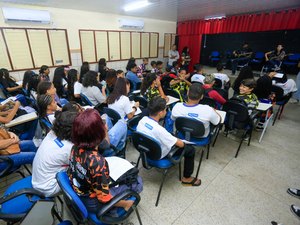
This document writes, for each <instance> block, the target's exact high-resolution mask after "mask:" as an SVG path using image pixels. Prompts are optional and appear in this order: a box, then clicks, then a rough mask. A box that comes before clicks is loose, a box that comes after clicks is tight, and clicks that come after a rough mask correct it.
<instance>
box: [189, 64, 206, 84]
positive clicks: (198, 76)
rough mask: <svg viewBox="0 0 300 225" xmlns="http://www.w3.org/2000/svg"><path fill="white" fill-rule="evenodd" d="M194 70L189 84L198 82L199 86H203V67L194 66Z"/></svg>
mask: <svg viewBox="0 0 300 225" xmlns="http://www.w3.org/2000/svg"><path fill="white" fill-rule="evenodd" d="M194 70H195V73H194V74H193V75H192V78H191V82H199V83H201V84H204V78H205V76H204V75H203V74H204V71H203V66H202V65H200V64H196V65H194Z"/></svg>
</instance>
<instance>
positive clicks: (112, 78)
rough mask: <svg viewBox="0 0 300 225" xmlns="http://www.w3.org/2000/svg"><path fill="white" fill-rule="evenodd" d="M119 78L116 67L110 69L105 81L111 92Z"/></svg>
mask: <svg viewBox="0 0 300 225" xmlns="http://www.w3.org/2000/svg"><path fill="white" fill-rule="evenodd" d="M117 79H118V77H117V72H116V71H115V70H114V69H110V70H108V71H107V73H106V79H105V82H106V90H108V92H109V93H112V92H113V90H114V86H115V84H116V81H117Z"/></svg>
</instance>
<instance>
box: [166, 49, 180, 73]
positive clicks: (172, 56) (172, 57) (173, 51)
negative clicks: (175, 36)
mask: <svg viewBox="0 0 300 225" xmlns="http://www.w3.org/2000/svg"><path fill="white" fill-rule="evenodd" d="M168 56H169V60H168V67H169V68H171V67H172V65H173V62H175V61H177V60H178V59H179V52H178V51H177V46H176V45H172V48H171V49H170V50H169V54H168Z"/></svg>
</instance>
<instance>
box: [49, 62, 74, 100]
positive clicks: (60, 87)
mask: <svg viewBox="0 0 300 225" xmlns="http://www.w3.org/2000/svg"><path fill="white" fill-rule="evenodd" d="M69 70H70V69H69V67H67V66H60V67H57V68H56V69H55V71H54V76H53V85H54V87H55V88H56V93H57V95H58V97H59V98H62V97H65V96H66V91H67V88H68V87H67V86H68V78H67V77H68V71H69Z"/></svg>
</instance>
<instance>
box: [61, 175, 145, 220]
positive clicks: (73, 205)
mask: <svg viewBox="0 0 300 225" xmlns="http://www.w3.org/2000/svg"><path fill="white" fill-rule="evenodd" d="M56 179H57V182H58V184H59V186H60V188H61V190H62V193H63V196H64V199H65V202H66V204H67V206H68V208H69V209H70V211H71V213H72V215H73V216H74V219H75V220H76V221H77V222H78V224H79V223H87V222H88V221H90V222H92V223H94V224H97V225H104V224H119V223H122V222H124V220H126V219H127V218H128V217H129V216H130V214H131V213H132V212H133V211H135V212H136V214H137V217H138V220H139V222H140V224H142V222H141V218H140V216H139V212H138V209H137V208H136V207H137V205H138V203H139V202H140V196H139V194H138V193H136V192H134V191H131V190H126V191H125V192H123V193H121V194H119V195H117V196H115V197H114V198H113V199H112V200H111V201H110V202H109V203H107V204H105V205H104V206H103V207H102V208H101V209H100V210H99V211H98V212H97V213H96V214H95V213H90V212H88V211H87V209H86V207H85V205H84V204H83V203H82V201H81V200H80V198H79V196H78V195H77V194H76V192H75V191H74V190H73V188H72V186H71V184H70V180H69V177H68V175H67V173H66V172H59V173H57V174H56ZM128 198H130V199H131V200H133V201H134V204H133V206H132V207H131V208H130V209H129V210H128V211H125V210H124V209H123V208H117V214H118V217H112V216H110V215H109V211H110V210H111V209H113V208H116V207H115V206H114V205H115V204H116V203H117V202H119V201H120V200H124V199H128Z"/></svg>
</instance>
